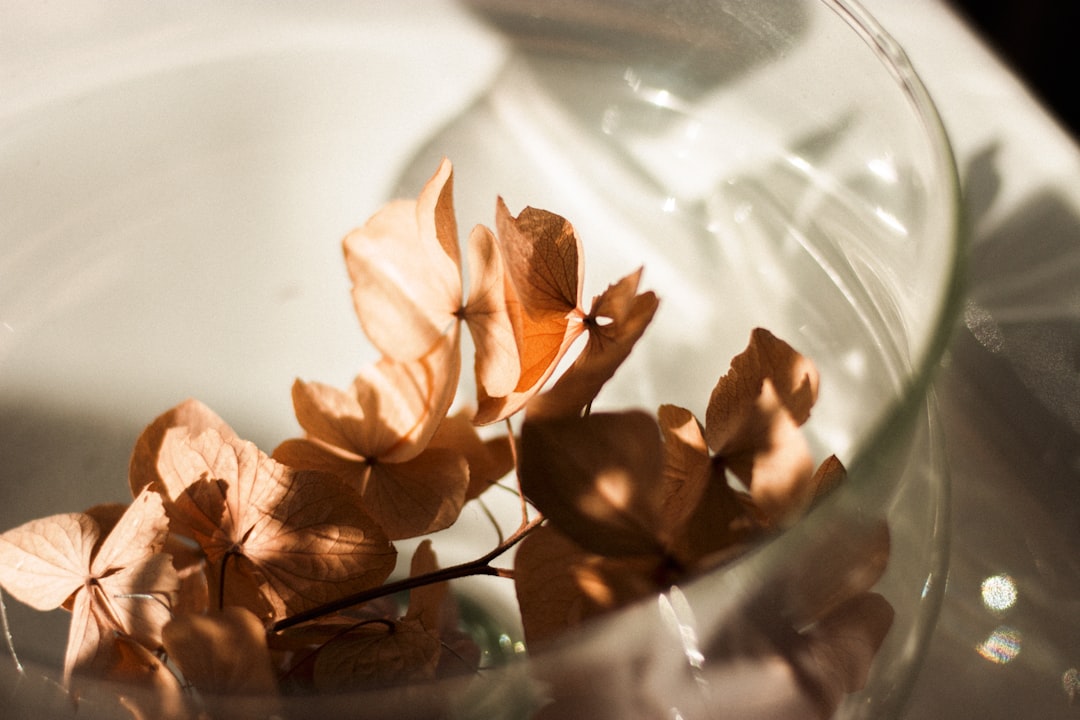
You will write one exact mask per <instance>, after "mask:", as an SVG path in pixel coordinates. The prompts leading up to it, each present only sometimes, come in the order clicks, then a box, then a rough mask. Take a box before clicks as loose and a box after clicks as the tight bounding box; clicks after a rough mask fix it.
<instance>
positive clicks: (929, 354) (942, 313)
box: [820, 0, 967, 478]
mask: <svg viewBox="0 0 1080 720" xmlns="http://www.w3.org/2000/svg"><path fill="white" fill-rule="evenodd" d="M820 2H821V3H822V4H823V5H825V6H826V7H828V8H830V9H831V10H833V12H835V13H836V14H837V15H838V16H840V18H841V19H842V20H843V21H844V22H845V23H846V24H847V25H848V26H849V27H851V28H852V30H854V31H855V32H856V34H858V35H859V37H860V38H861V39H862V40H863V42H864V43H865V44H866V45H867V46H868V47H869V48H870V50H871V51H872V52H873V53H874V54H875V55H876V56H877V58H878V60H879V61H880V62H881V64H882V66H883V67H885V68H886V69H887V70H888V71H889V73H890V74H891V75H892V77H893V79H894V80H896V83H897V86H898V88H899V89H900V90H901V91H902V92H903V93H904V95H905V96H906V97H907V98H908V100H909V102H910V104H911V106H912V108H913V109H914V111H915V114H916V115H917V117H918V119H919V121H920V122H921V124H922V127H923V130H924V132H925V137H926V138H927V140H928V141H929V143H930V146H931V149H932V150H933V160H934V171H935V174H936V175H937V178H938V180H940V181H941V187H942V188H945V189H947V191H948V193H949V204H948V207H949V208H950V209H951V212H950V218H949V220H950V224H951V226H950V228H949V234H948V237H949V238H950V239H951V240H952V244H951V245H952V250H953V252H952V253H951V255H950V260H951V265H950V266H949V267H948V268H946V269H945V270H944V272H943V275H942V278H943V287H942V294H941V297H940V302H939V303H938V305H937V307H936V312H935V313H934V316H933V323H932V325H931V327H932V328H933V330H932V333H931V335H930V337H929V338H928V339H927V342H926V344H925V346H924V349H923V353H922V357H918V358H915V360H914V362H913V372H912V374H911V377H910V378H909V379H908V381H907V383H906V385H905V386H904V387H903V388H902V391H901V393H900V395H899V397H898V400H897V402H896V403H895V404H894V405H893V407H891V408H890V409H889V410H888V411H887V412H886V413H885V415H884V417H882V418H881V419H880V420H879V421H878V424H877V426H876V427H875V428H873V429H871V431H870V432H869V433H868V434H867V436H866V440H865V442H864V443H863V444H862V446H861V448H860V449H859V451H858V452H857V454H856V457H855V458H854V460H853V461H852V462H851V464H850V467H849V471H850V474H851V475H852V476H853V477H855V478H857V477H858V476H859V475H861V474H862V473H860V471H859V469H860V468H861V467H863V466H864V465H872V464H873V460H872V458H868V455H871V454H874V455H876V454H879V453H881V452H882V450H883V449H887V448H889V447H891V446H892V445H893V444H894V442H895V438H896V436H897V434H898V433H897V432H896V431H897V430H898V429H900V428H902V427H903V426H904V425H905V424H906V423H907V422H908V420H909V418H910V417H911V416H912V415H913V414H915V413H916V412H917V411H918V409H919V408H920V407H921V406H922V405H923V403H924V402H925V397H926V394H927V392H928V391H929V390H930V386H931V383H932V382H933V377H934V372H935V370H936V368H937V365H938V362H939V361H940V360H941V358H942V356H943V355H944V354H945V349H946V348H947V346H948V343H949V339H950V338H951V337H952V332H953V329H954V326H955V322H956V318H957V317H958V316H959V312H960V307H961V301H962V298H963V296H964V271H965V268H966V254H965V251H964V248H965V247H966V233H967V227H966V224H965V222H964V218H963V205H962V201H961V191H960V179H959V173H958V171H957V167H956V157H955V154H954V153H953V149H952V143H951V142H950V141H949V137H948V133H947V132H946V130H945V125H944V123H943V122H942V120H941V116H940V114H939V112H938V109H937V106H936V105H935V104H934V101H933V99H932V98H931V97H930V93H929V91H928V90H927V89H926V86H925V85H924V84H923V82H922V79H921V78H920V77H919V75H918V73H917V72H916V71H915V68H914V66H913V65H912V64H911V61H910V60H909V59H908V56H907V54H906V53H905V52H904V50H903V49H902V48H901V47H900V45H899V44H898V43H897V42H896V40H894V39H893V37H892V36H891V35H890V34H889V33H888V32H887V31H886V30H885V29H884V28H883V27H882V26H881V24H880V23H879V22H878V21H877V19H875V18H874V17H873V16H872V15H871V14H870V13H869V12H868V11H867V10H866V9H865V8H863V6H862V5H861V4H859V3H858V2H857V0H820Z"/></svg>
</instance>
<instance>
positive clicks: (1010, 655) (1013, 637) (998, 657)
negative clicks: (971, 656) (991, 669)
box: [975, 625, 1023, 665]
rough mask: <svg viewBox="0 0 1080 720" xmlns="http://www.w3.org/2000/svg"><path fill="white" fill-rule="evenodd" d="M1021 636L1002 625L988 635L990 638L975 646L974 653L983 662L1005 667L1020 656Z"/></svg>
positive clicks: (1012, 629) (1013, 629)
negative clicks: (987, 661)
mask: <svg viewBox="0 0 1080 720" xmlns="http://www.w3.org/2000/svg"><path fill="white" fill-rule="evenodd" d="M1022 644H1023V636H1022V635H1021V634H1020V631H1019V630H1016V629H1015V628H1011V627H1008V626H1007V625H1002V626H1001V627H999V628H997V629H996V630H994V632H992V633H990V637H988V638H986V639H985V640H983V641H982V642H981V643H979V644H978V645H976V646H975V652H977V653H979V656H980V657H981V658H983V659H984V660H989V661H990V662H992V663H994V664H996V665H1006V664H1008V663H1010V662H1012V661H1013V660H1015V659H1016V656H1017V655H1019V654H1020V646H1021V645H1022Z"/></svg>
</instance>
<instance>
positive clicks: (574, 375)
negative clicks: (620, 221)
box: [528, 269, 659, 417]
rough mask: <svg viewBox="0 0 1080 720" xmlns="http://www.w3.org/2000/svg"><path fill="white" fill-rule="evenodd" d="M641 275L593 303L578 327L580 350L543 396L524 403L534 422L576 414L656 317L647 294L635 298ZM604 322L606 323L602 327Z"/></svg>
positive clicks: (654, 303) (630, 277)
mask: <svg viewBox="0 0 1080 720" xmlns="http://www.w3.org/2000/svg"><path fill="white" fill-rule="evenodd" d="M640 278H641V270H640V269H639V270H637V271H636V272H634V273H631V274H630V275H627V276H626V277H624V278H623V279H622V280H620V281H619V282H618V283H616V284H614V285H611V286H609V287H608V288H607V290H605V291H604V292H603V293H602V294H601V295H599V296H598V297H596V298H594V299H593V304H592V309H591V310H590V311H589V314H588V315H587V316H586V317H585V320H584V325H585V328H586V330H587V331H588V334H589V339H588V342H587V343H586V344H585V348H584V350H582V352H581V354H580V355H578V357H577V358H576V359H575V360H574V363H573V365H571V366H570V367H569V368H567V370H566V372H564V373H563V374H562V376H561V377H560V378H559V379H558V381H557V382H556V383H555V385H554V386H553V387H552V388H551V389H550V390H548V391H547V392H545V393H543V394H541V395H538V396H536V397H535V398H533V399H532V400H530V401H529V404H528V412H529V413H530V414H532V415H534V416H540V415H543V416H547V417H556V416H560V415H578V414H580V413H581V412H582V411H583V410H584V409H585V408H586V407H587V406H588V405H589V404H590V403H592V401H593V399H594V398H595V397H596V395H597V393H599V392H600V388H601V387H602V386H603V385H604V383H606V382H607V381H608V380H610V379H611V376H612V375H614V374H615V371H616V370H617V369H618V368H619V366H620V365H622V363H623V361H624V360H626V358H627V356H629V354H630V351H631V350H633V348H634V344H635V343H636V342H637V341H638V340H639V339H640V338H641V335H642V334H643V333H644V332H645V328H646V327H647V326H648V325H649V323H650V322H651V321H652V318H653V315H654V314H655V313H656V308H657V305H658V302H659V301H658V300H657V298H656V295H655V294H653V293H652V292H646V293H642V294H640V295H638V294H637V287H638V282H639V280H640ZM602 321H606V322H602Z"/></svg>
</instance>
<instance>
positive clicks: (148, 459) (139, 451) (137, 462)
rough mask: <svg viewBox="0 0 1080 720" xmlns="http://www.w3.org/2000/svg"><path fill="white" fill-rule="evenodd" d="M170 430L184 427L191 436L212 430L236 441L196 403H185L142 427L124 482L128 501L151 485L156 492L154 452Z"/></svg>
mask: <svg viewBox="0 0 1080 720" xmlns="http://www.w3.org/2000/svg"><path fill="white" fill-rule="evenodd" d="M173 427H186V428H188V430H190V431H191V432H192V433H193V434H195V435H198V434H199V433H201V432H202V431H203V430H207V429H210V428H213V429H214V430H217V431H218V432H219V433H221V434H222V435H223V436H225V437H231V438H235V437H236V433H234V432H233V430H232V428H230V427H229V426H228V425H227V424H226V423H225V421H224V420H222V419H221V418H220V417H218V415H217V413H215V412H214V411H213V410H211V409H210V408H208V407H207V406H206V405H204V404H203V403H201V402H199V401H198V400H194V399H188V400H185V401H184V402H182V403H180V404H179V405H177V406H176V407H174V408H171V409H169V410H167V411H165V412H164V413H162V414H161V415H159V416H158V417H156V418H155V419H154V421H153V422H152V423H150V424H149V425H147V426H146V429H144V430H143V431H142V434H141V435H139V439H138V440H137V441H136V442H135V449H134V450H133V451H132V453H131V460H130V462H129V464H128V482H129V484H130V485H131V496H132V497H137V496H138V494H139V493H140V492H141V491H142V489H143V488H145V487H146V486H148V485H154V487H155V489H159V491H160V483H161V482H162V481H163V480H162V477H161V475H160V474H159V473H158V470H157V459H158V452H159V451H160V449H161V441H162V439H163V438H164V437H165V431H166V430H168V429H169V428H173ZM179 490H180V488H170V489H168V490H167V491H166V494H169V493H175V492H179Z"/></svg>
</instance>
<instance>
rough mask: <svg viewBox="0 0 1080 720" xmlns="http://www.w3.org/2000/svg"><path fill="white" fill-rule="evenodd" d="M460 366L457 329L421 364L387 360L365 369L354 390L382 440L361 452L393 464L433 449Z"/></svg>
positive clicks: (430, 350)
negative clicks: (432, 437)
mask: <svg viewBox="0 0 1080 720" xmlns="http://www.w3.org/2000/svg"><path fill="white" fill-rule="evenodd" d="M460 368H461V351H460V345H459V337H458V333H457V331H456V330H454V331H453V332H451V333H450V334H449V335H446V336H444V337H443V338H441V339H440V340H439V341H438V342H436V343H435V345H434V346H432V347H431V348H430V349H429V350H428V352H427V353H426V354H425V355H424V356H422V357H421V358H419V359H417V360H414V361H411V362H394V361H392V360H389V359H388V358H383V359H382V360H380V361H379V362H377V363H376V364H375V365H371V366H367V367H365V368H363V369H362V370H361V371H360V373H359V374H358V375H357V377H356V379H355V380H354V381H353V387H352V389H353V392H354V393H355V394H356V397H357V401H358V402H359V404H360V406H361V407H363V408H364V410H365V413H366V417H367V418H368V421H369V424H370V423H372V421H374V427H375V429H374V430H373V432H376V433H379V434H380V435H381V438H380V439H378V440H376V444H375V446H374V447H372V448H370V449H369V450H368V452H367V453H359V454H362V455H365V457H378V458H379V459H381V460H384V461H387V462H401V461H402V460H409V459H411V458H413V457H416V456H417V455H418V454H419V453H420V452H421V451H422V450H423V449H424V448H425V447H427V444H428V442H429V441H430V440H431V436H432V435H434V434H435V430H436V429H437V428H438V426H439V423H441V422H442V420H443V418H444V417H446V412H447V410H449V409H450V404H451V403H452V402H453V400H454V394H455V393H456V391H457V377H458V374H459V371H460ZM346 449H349V448H348V446H346ZM354 449H359V448H354Z"/></svg>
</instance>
